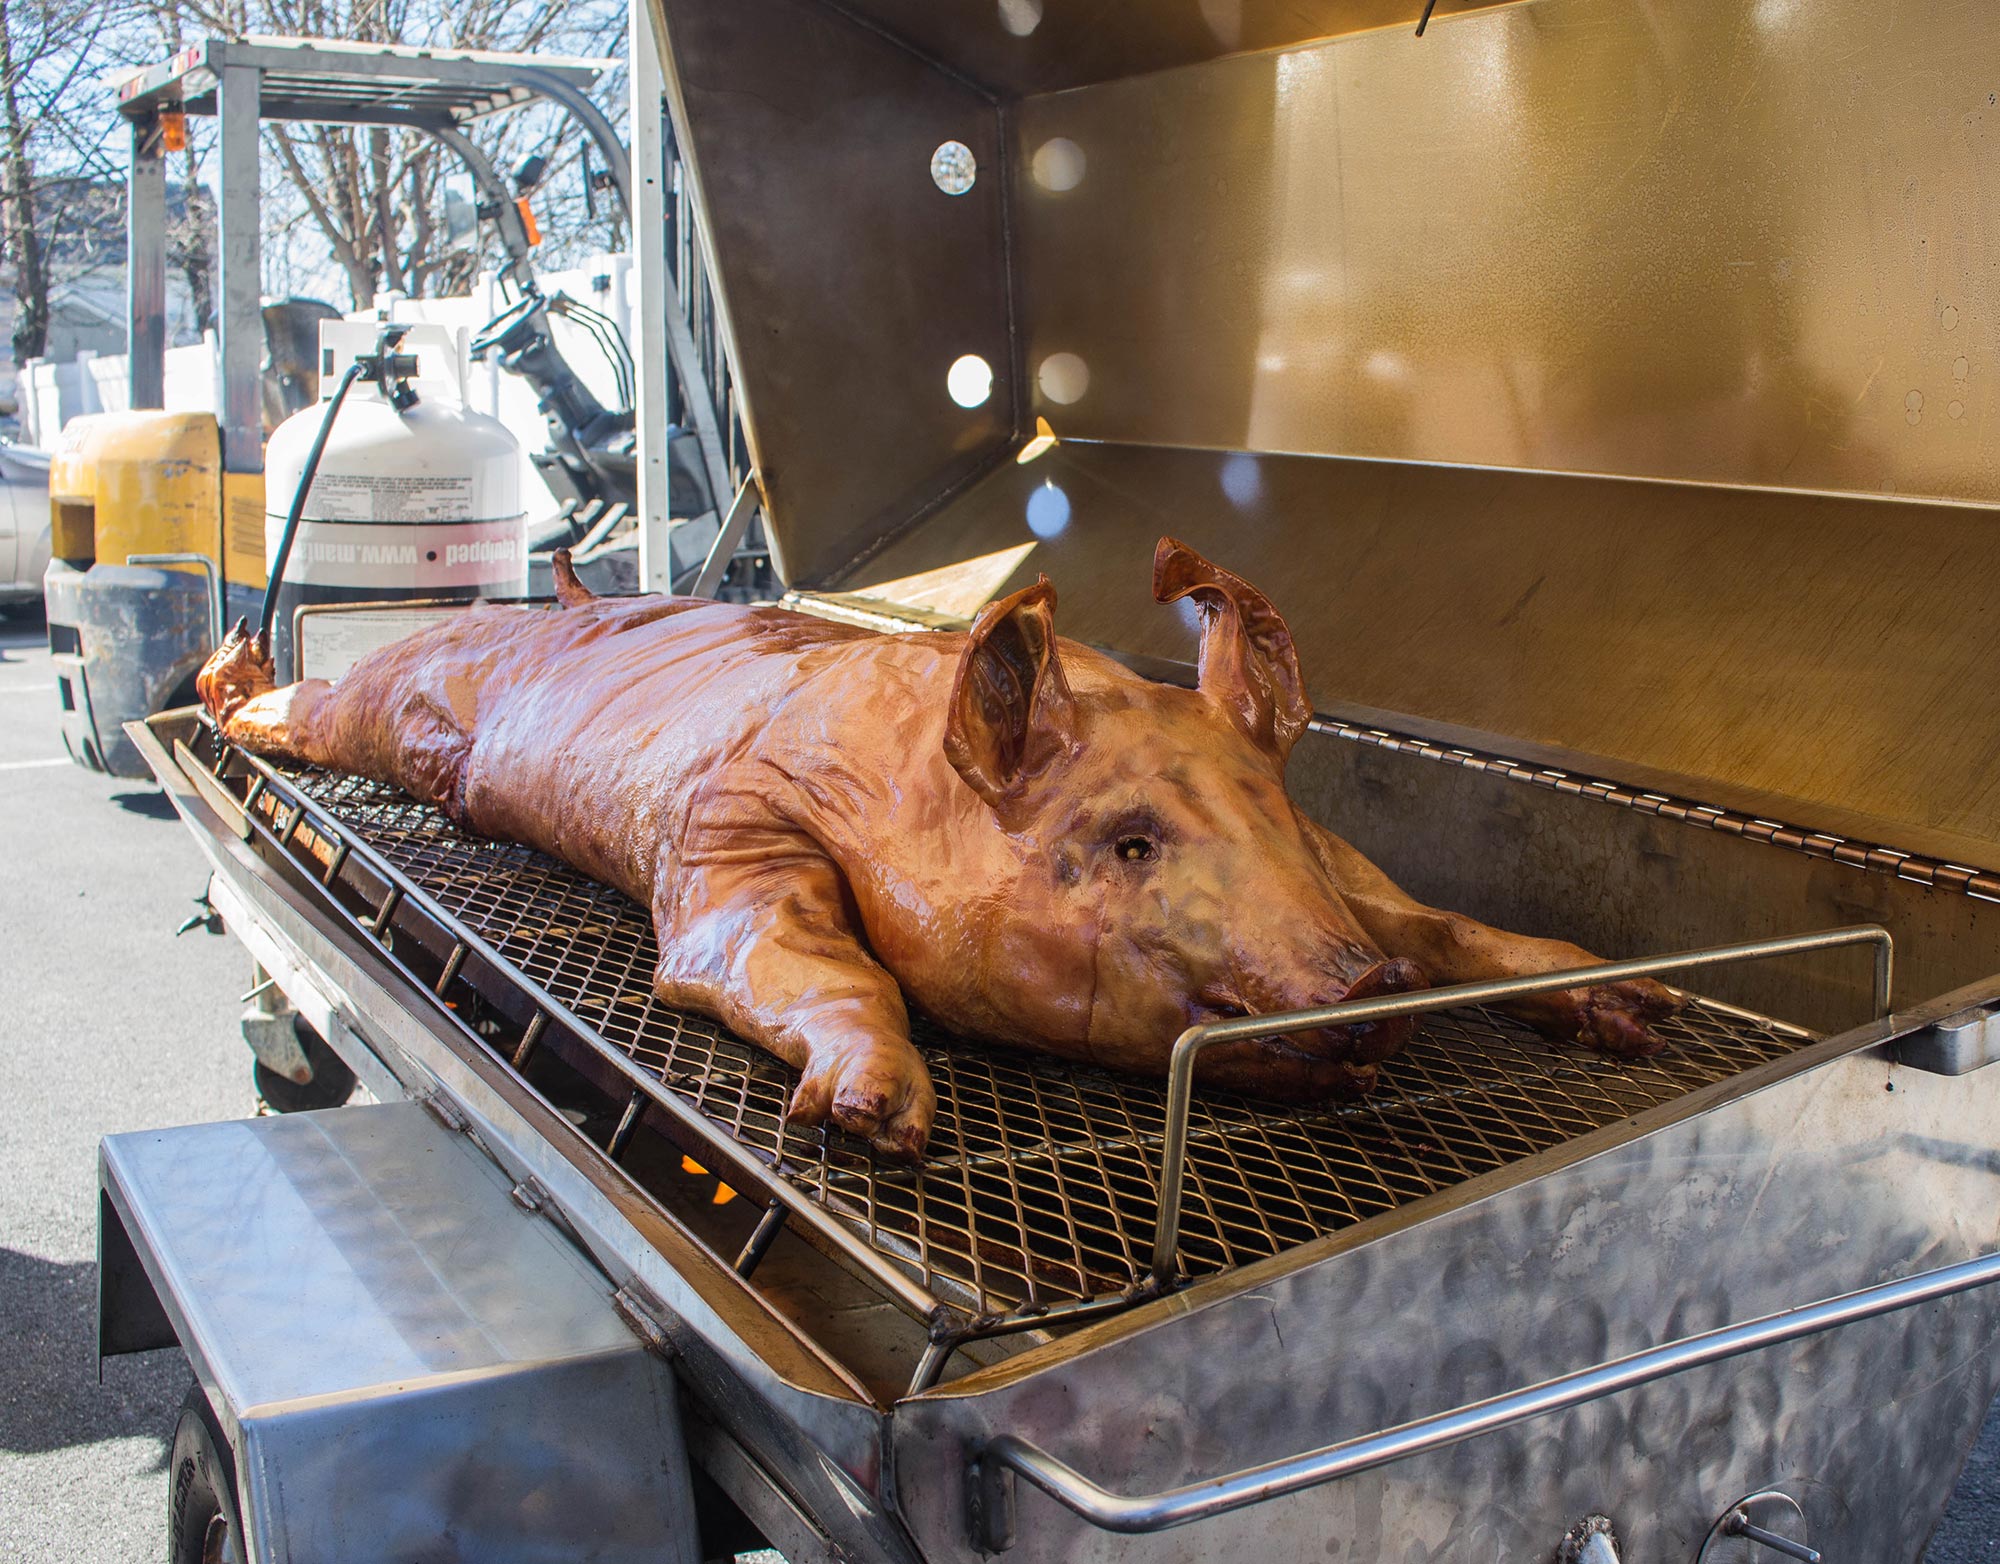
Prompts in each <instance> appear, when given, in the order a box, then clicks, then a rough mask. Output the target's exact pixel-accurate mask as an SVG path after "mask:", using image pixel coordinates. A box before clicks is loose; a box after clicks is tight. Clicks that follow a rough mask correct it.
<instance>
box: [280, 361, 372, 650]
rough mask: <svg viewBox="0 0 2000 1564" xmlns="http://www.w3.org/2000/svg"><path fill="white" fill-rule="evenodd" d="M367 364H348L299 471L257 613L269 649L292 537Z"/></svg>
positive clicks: (296, 532) (290, 550) (354, 362)
mask: <svg viewBox="0 0 2000 1564" xmlns="http://www.w3.org/2000/svg"><path fill="white" fill-rule="evenodd" d="M367 367H368V362H367V360H366V359H364V358H359V357H357V358H356V359H355V360H354V361H353V362H352V363H350V364H349V365H348V366H347V373H346V374H344V375H342V376H341V377H340V384H339V385H337V386H335V387H334V389H333V399H332V400H331V401H330V402H328V403H327V404H326V413H325V416H323V417H322V418H321V419H320V421H319V432H318V433H317V434H315V435H314V436H313V443H312V449H311V450H310V451H308V452H307V453H306V465H305V471H304V472H302V473H301V474H300V475H299V487H298V492H297V493H295V494H294V495H293V496H292V509H291V513H290V514H289V515H287V516H286V517H285V530H284V532H283V533H282V534H281V535H280V536H279V538H278V555H277V558H276V559H274V560H272V562H271V579H270V580H269V581H268V582H267V583H266V584H265V587H264V610H263V612H262V613H261V614H259V615H258V616H257V641H258V644H259V645H260V646H263V647H264V648H266V650H267V651H268V649H269V647H270V645H271V626H272V625H273V624H274V623H276V622H277V618H278V589H279V587H280V586H281V585H282V584H283V582H284V579H285V563H286V561H287V560H289V559H290V558H291V557H292V539H293V538H294V537H295V536H297V534H298V530H299V518H300V517H302V516H303V515H305V511H306V496H307V495H308V494H310V493H311V492H312V486H313V477H314V475H315V474H316V473H317V472H318V471H319V459H320V454H321V453H322V452H323V451H325V450H326V441H327V436H328V435H330V434H332V433H333V421H334V419H336V418H338V417H339V416H340V404H341V403H342V402H344V401H345V400H346V399H347V388H348V387H349V386H351V385H353V384H354V382H355V381H357V380H359V379H360V378H361V373H362V371H363V370H364V369H366V368H367Z"/></svg>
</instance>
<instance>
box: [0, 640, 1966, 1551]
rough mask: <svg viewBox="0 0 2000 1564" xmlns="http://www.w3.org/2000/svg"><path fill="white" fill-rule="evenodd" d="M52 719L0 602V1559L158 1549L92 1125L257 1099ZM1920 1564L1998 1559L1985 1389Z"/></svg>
mask: <svg viewBox="0 0 2000 1564" xmlns="http://www.w3.org/2000/svg"><path fill="white" fill-rule="evenodd" d="M56 720H57V719H56V702H55V695H54V678H53V675H52V674H51V672H50V668H49V658H48V650H47V642H46V639H45V636H44V633H43V630H42V627H41V624H40V622H39V621H37V620H23V619H20V618H15V619H9V620H0V1560H14V1559H21V1560H27V1559H33V1560H36V1561H37V1564H41V1561H45V1560H49V1559H54V1558H61V1559H64V1560H66V1561H72V1564H92V1561H100V1560H101V1561H106V1564H111V1561H117V1564H127V1561H140V1560H153V1559H158V1558H161V1557H162V1556H163V1554H164V1546H165V1536H166V1483H165V1462H166V1455H167V1445H168V1441H169V1440H170V1439H171V1437H172V1432H173V1424H174V1418H175V1415H176V1412H177V1410H178V1408H179V1405H180V1400H181V1396H182V1395H183V1393H184V1392H185V1391H186V1389H187V1386H188V1383H189V1375H188V1370H187V1365H186V1363H185V1362H184V1361H183V1360H182V1358H181V1356H180V1354H179V1353H178V1352H153V1353H145V1354H141V1355H139V1356H136V1357H128V1358H113V1359H111V1360H110V1361H108V1362H107V1363H106V1364H105V1365H104V1371H103V1380H102V1382H101V1383H100V1382H99V1379H98V1371H97V1362H96V1351H95V1309H96V1295H97V1274H96V1263H95V1259H94V1256H95V1253H96V1214H97V1205H96V1156H97V1142H98V1140H99V1139H100V1138H101V1137H102V1136H105V1135H110V1134H115V1133H117V1132H119V1131H122V1130H136V1129H150V1128H158V1127H160V1126H163V1125H171V1124H187V1123H193V1122H197V1121H201V1120H209V1119H221V1118H231V1117H239V1116H244V1115H248V1114H250V1113H252V1112H254V1111H255V1110H256V1100H255V1095H254V1092H253V1090H252V1087H251V1084H250V1060H249V1055H248V1053H247V1052H246V1051H245V1049H244V1046H243V1043H242V1040H241V1038H240V1036H239V1034H238V1032H237V1028H236V1020H237V1016H238V1015H239V1014H240V1012H241V1010H242V1008H243V1007H242V1005H241V1004H240V1003H239V1001H238V998H237V996H238V995H239V994H241V993H242V992H243V991H244V990H245V989H246V988H248V987H249V986H250V985H249V982H248V977H249V961H248V959H247V957H245V956H244V954H243V952H242V950H241V949H240V947H238V946H237V944H236V942H235V941H234V940H233V939H230V938H227V937H216V936H212V935H209V934H206V933H202V932H200V931H196V932H194V933H190V934H187V935H183V936H180V937H176V936H175V934H174V929H175V927H176V925H178V924H179V923H180V922H181V920H182V919H183V918H185V917H186V916H187V914H188V913H189V911H190V910H191V909H192V905H193V898H194V897H195V896H196V895H198V894H199V892H200V891H201V889H202V886H203V884H204V881H205V875H204V873H203V870H202V866H201V860H200V857H199V855H198V854H197V852H196V850H195V847H194V844H193V842H192V841H191V840H190V839H189V837H188V836H187V834H186V831H185V830H184V829H183V828H182V827H181V825H180V824H179V823H178V821H177V820H176V819H175V817H174V814H173V810H172V808H171V806H169V805H168V804H167V802H166V800H165V799H164V798H163V797H162V796H161V795H160V794H159V793H158V792H157V791H156V790H154V789H153V788H151V787H148V786H146V785H145V784H143V783H138V782H130V781H122V780H119V779H116V778H111V777H101V776H96V775H93V774H91V773H89V772H85V771H83V770H81V769H79V768H78V767H76V766H74V765H71V764H70V763H69V762H68V761H67V760H66V759H65V758H64V757H63V750H62V742H61V740H60V738H59V737H58V734H57V727H56ZM1895 1476H1896V1474H1894V1473H1890V1472H1885V1473H1884V1474H1883V1478H1884V1481H1885V1482H1893V1481H1894V1480H1895ZM1478 1564H1484V1561H1478ZM1628 1564H1683V1561H1679V1560H1673V1561H1668V1560H1633V1561H1628ZM1831 1564H1875V1561H1872V1560H1836V1561H1831ZM1925 1564H2000V1408H1996V1412H1995V1415H1994V1416H1993V1417H1992V1418H1990V1419H1989V1420H1988V1422H1987V1426H1986V1430H1985V1433H1984V1434H1983V1436H1982V1437H1981V1439H1980V1442H1979V1445H1978V1448H1977V1449H1976V1450H1975V1451H1974V1453H1973V1457H1972V1460H1971V1462H1970V1464H1969V1465H1968V1466H1967V1468H1966V1472H1965V1476H1964V1478H1963V1479H1962V1480H1961V1482H1960V1484H1959V1487H1958V1492H1957V1494H1956V1495H1955V1496H1954V1498H1953V1501H1952V1505H1951V1508H1950V1510H1949V1511H1948V1512H1947V1513H1946V1515H1945V1518H1944V1522H1943V1524H1942V1525H1941V1527H1940V1528H1939V1530H1938V1534H1937V1537H1936V1539H1935V1541H1934V1542H1933V1544H1932V1546H1931V1549H1930V1552H1929V1553H1928V1554H1927V1555H1926V1558H1925Z"/></svg>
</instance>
